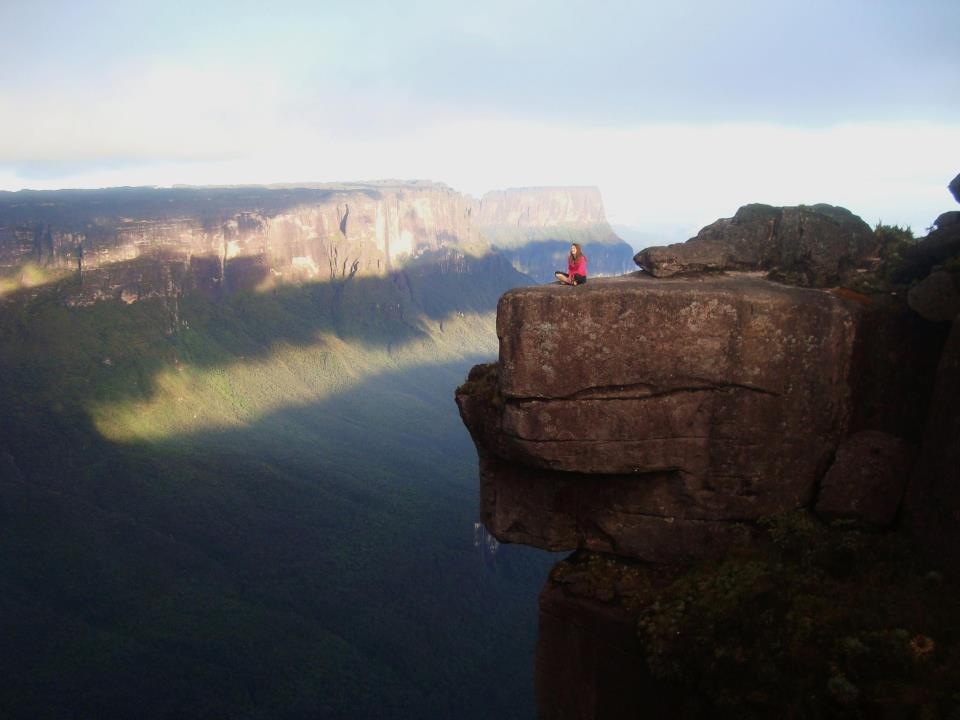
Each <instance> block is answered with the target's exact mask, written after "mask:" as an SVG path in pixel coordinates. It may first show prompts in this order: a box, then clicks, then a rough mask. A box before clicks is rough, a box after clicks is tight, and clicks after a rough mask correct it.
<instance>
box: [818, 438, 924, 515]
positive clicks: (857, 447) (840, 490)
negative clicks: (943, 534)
mask: <svg viewBox="0 0 960 720" xmlns="http://www.w3.org/2000/svg"><path fill="white" fill-rule="evenodd" d="M909 475H910V449H909V448H908V447H907V444H906V443H905V442H904V441H903V440H901V439H900V438H896V437H893V436H891V435H887V434H886V433H883V432H878V431H875V430H864V431H862V432H859V433H854V434H853V435H851V436H850V437H849V438H847V439H846V440H845V441H844V443H843V444H842V445H841V446H840V448H839V449H838V450H837V457H836V460H834V463H833V465H831V466H830V470H829V471H828V472H827V474H826V476H825V477H824V478H823V482H822V484H821V487H820V497H819V499H818V500H817V513H818V514H819V515H821V516H823V517H826V518H830V519H835V518H838V519H853V520H859V521H861V522H863V523H864V524H866V525H870V526H873V527H877V528H884V527H888V526H889V525H891V524H892V523H893V521H894V519H895V518H896V516H897V510H898V509H899V508H900V500H901V498H902V497H903V490H904V488H905V487H906V485H907V480H908V478H909Z"/></svg>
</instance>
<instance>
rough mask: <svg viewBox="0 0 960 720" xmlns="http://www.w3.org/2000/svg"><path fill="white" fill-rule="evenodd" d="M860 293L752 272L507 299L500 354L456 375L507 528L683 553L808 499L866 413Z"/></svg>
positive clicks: (712, 550)
mask: <svg viewBox="0 0 960 720" xmlns="http://www.w3.org/2000/svg"><path fill="white" fill-rule="evenodd" d="M860 316H861V309H860V306H859V305H858V304H857V303H855V302H852V301H850V300H846V299H844V298H842V297H839V296H837V295H835V294H832V293H830V292H825V291H820V290H810V289H802V288H796V287H788V286H784V285H779V284H776V283H772V282H769V281H766V280H762V279H760V278H757V277H753V276H748V275H738V276H735V275H734V276H711V277H692V278H672V279H661V280H654V279H651V278H649V277H646V276H644V275H643V274H641V273H634V274H633V275H630V276H624V277H620V278H613V279H609V280H599V281H591V283H589V284H588V285H586V286H581V287H577V288H569V287H561V286H556V285H548V286H540V287H532V288H523V289H518V290H512V291H510V292H508V293H506V294H505V295H504V296H503V297H502V298H501V300H500V304H499V307H498V315H497V334H498V335H499V337H500V362H499V364H498V365H495V366H478V367H477V368H474V370H473V371H472V372H471V375H470V378H469V380H468V382H467V383H465V384H464V385H463V386H461V388H459V389H458V391H457V403H458V405H459V408H460V413H461V416H462V418H463V420H464V422H465V423H466V425H467V427H468V428H469V429H470V432H471V434H472V436H473V438H474V441H475V443H476V445H477V449H478V454H479V457H480V474H481V515H482V520H483V522H484V524H485V525H486V526H487V528H488V530H489V531H490V532H491V533H492V534H493V535H494V536H495V537H497V538H498V539H499V540H501V541H504V542H522V543H526V544H529V545H533V546H536V547H541V548H546V549H551V550H566V549H574V548H578V547H579V548H589V549H591V550H596V551H603V552H613V553H616V554H618V555H621V556H625V557H633V558H638V559H646V560H656V561H659V562H664V561H674V560H678V561H682V560H689V559H693V558H698V557H704V556H709V555H712V554H718V553H720V552H722V551H723V549H724V548H725V547H727V546H728V545H729V544H730V543H732V542H735V541H737V540H742V539H744V538H745V536H746V535H748V534H749V532H750V529H751V526H752V521H754V520H756V519H758V518H760V517H763V516H768V515H772V514H777V513H781V512H786V511H789V510H791V509H794V508H797V507H801V506H804V505H809V504H810V502H811V500H812V498H813V496H814V493H815V490H816V487H817V483H818V482H819V480H820V478H821V477H822V476H823V474H824V473H825V471H826V470H827V468H828V466H829V464H830V462H831V461H832V458H833V455H834V452H835V451H836V448H837V445H838V443H839V441H840V439H841V438H842V437H843V435H844V434H845V432H846V430H847V427H848V424H849V418H850V414H851V390H850V384H849V382H848V379H849V378H848V375H849V374H850V371H851V358H852V356H853V351H854V345H855V342H856V335H857V328H858V323H859V319H860Z"/></svg>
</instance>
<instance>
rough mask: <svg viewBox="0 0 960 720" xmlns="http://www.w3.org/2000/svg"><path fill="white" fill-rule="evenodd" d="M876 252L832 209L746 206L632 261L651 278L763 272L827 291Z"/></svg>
mask: <svg viewBox="0 0 960 720" xmlns="http://www.w3.org/2000/svg"><path fill="white" fill-rule="evenodd" d="M876 250H877V242H876V239H875V238H874V235H873V233H872V232H871V230H870V227H869V226H868V225H867V224H866V223H865V222H863V220H861V219H860V218H859V217H857V216H856V215H854V214H853V213H851V212H850V211H849V210H847V209H845V208H841V207H834V206H832V205H823V204H821V205H809V206H807V205H801V206H798V207H772V206H770V205H760V204H754V205H745V206H743V207H741V208H740V209H739V210H737V213H736V214H735V215H734V216H733V217H732V218H723V219H721V220H717V221H716V222H715V223H713V224H712V225H708V226H707V227H705V228H703V229H702V230H701V231H700V232H699V233H698V234H697V236H696V237H694V238H691V239H690V240H688V241H687V242H685V243H676V244H674V245H669V246H666V247H652V248H647V249H645V250H642V251H641V252H639V253H637V255H636V256H635V258H634V260H635V261H636V263H637V264H638V265H640V266H641V267H642V268H644V269H645V270H646V271H647V272H649V273H651V274H652V275H654V276H656V277H670V276H672V275H677V274H687V273H697V272H704V271H720V270H762V271H767V272H769V273H770V276H771V277H773V278H775V279H780V280H784V281H786V282H789V283H790V284H794V285H802V286H812V287H829V286H831V285H836V284H838V283H840V282H842V281H843V280H844V279H846V278H847V277H849V275H850V273H851V271H852V270H853V269H854V268H856V267H858V266H860V265H862V264H863V263H864V262H865V261H866V260H867V259H868V258H869V257H870V256H871V255H873V254H874V253H875V252H876Z"/></svg>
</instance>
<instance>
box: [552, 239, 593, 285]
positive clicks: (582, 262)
mask: <svg viewBox="0 0 960 720" xmlns="http://www.w3.org/2000/svg"><path fill="white" fill-rule="evenodd" d="M553 276H554V277H555V278H557V281H558V282H560V283H561V284H563V285H583V284H584V283H585V282H586V281H587V256H586V255H584V254H583V250H582V249H581V248H580V243H573V244H572V245H571V246H570V255H569V256H567V272H565V273H564V272H560V271H559V270H557V271H556V272H555V273H554V274H553Z"/></svg>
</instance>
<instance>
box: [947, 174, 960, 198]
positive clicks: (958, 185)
mask: <svg viewBox="0 0 960 720" xmlns="http://www.w3.org/2000/svg"><path fill="white" fill-rule="evenodd" d="M947 188H948V189H949V190H950V194H951V195H953V199H954V200H956V201H957V202H960V175H957V176H956V177H955V178H954V179H953V180H951V181H950V184H949V185H948V186H947Z"/></svg>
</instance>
